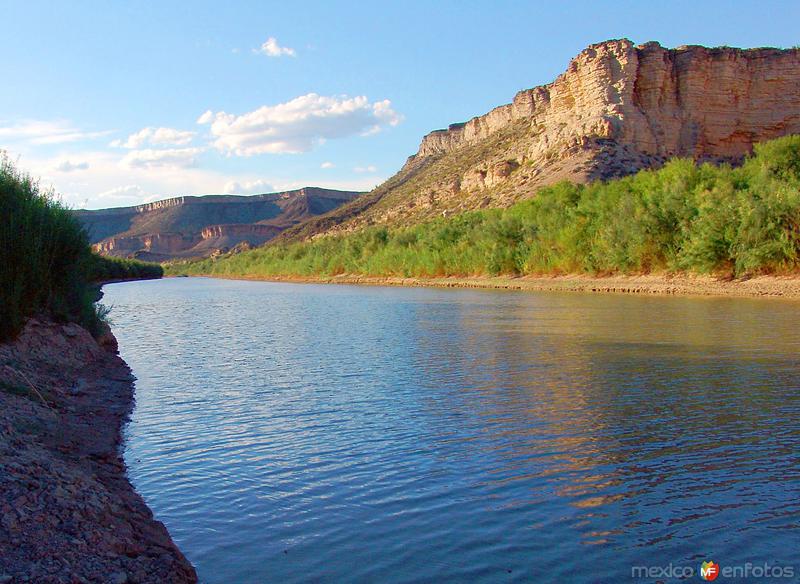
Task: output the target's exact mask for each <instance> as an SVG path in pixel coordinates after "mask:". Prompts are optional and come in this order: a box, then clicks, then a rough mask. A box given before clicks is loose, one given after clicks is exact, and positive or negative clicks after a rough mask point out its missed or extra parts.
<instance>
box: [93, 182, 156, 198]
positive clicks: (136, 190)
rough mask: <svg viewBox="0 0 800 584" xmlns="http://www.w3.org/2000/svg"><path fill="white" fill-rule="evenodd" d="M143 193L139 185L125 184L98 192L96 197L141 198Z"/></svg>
mask: <svg viewBox="0 0 800 584" xmlns="http://www.w3.org/2000/svg"><path fill="white" fill-rule="evenodd" d="M144 195H145V191H144V189H142V187H140V186H139V185H126V186H124V187H115V188H113V189H109V190H107V191H103V192H102V193H98V194H97V197H98V198H100V199H130V198H141V197H143V196H144Z"/></svg>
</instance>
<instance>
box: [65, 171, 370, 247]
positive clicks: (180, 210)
mask: <svg viewBox="0 0 800 584" xmlns="http://www.w3.org/2000/svg"><path fill="white" fill-rule="evenodd" d="M359 194H360V193H357V192H352V191H337V190H330V189H322V188H316V187H307V188H303V189H298V190H294V191H286V192H279V193H268V194H262V195H253V196H236V195H208V196H186V197H175V198H171V199H165V200H163V201H157V202H154V203H148V204H145V205H137V206H135V207H120V208H115V209H101V210H97V211H75V214H76V215H77V216H78V217H79V218H80V220H81V221H82V222H83V224H84V225H85V227H86V228H87V230H88V231H89V233H90V236H91V238H92V243H93V248H94V250H95V251H96V252H98V253H100V254H102V255H111V256H117V257H137V258H141V259H147V260H153V261H163V260H169V259H173V258H178V257H204V256H208V255H211V254H214V253H218V252H223V251H227V250H229V249H231V248H233V247H235V246H237V245H240V244H246V245H253V246H256V245H262V244H263V243H265V242H266V241H268V240H270V239H272V238H273V237H275V236H276V235H277V234H279V233H280V232H281V231H283V230H284V229H286V228H287V227H290V226H292V225H295V224H297V223H300V222H302V221H304V220H305V219H307V218H309V217H312V216H314V215H319V214H322V213H326V212H328V211H330V210H332V209H335V208H337V207H338V206H340V205H342V204H343V203H346V202H348V201H350V200H352V199H353V198H354V197H356V196H358V195H359Z"/></svg>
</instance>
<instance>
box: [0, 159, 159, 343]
mask: <svg viewBox="0 0 800 584" xmlns="http://www.w3.org/2000/svg"><path fill="white" fill-rule="evenodd" d="M162 274H163V270H162V269H161V267H160V266H158V265H153V264H145V263H143V262H136V261H131V260H111V259H107V258H102V257H100V256H97V255H94V254H92V253H91V249H90V246H89V238H88V235H87V234H86V231H85V230H84V229H83V227H82V225H81V223H80V222H79V221H78V219H76V218H75V217H74V216H73V215H72V213H70V211H69V210H68V209H67V208H65V207H64V206H63V205H62V204H61V203H59V202H58V201H56V200H55V199H54V197H53V194H52V192H50V191H47V190H44V189H42V188H41V187H40V186H39V184H38V183H37V182H36V181H35V180H33V179H32V178H31V177H30V176H28V175H26V174H23V173H21V172H19V171H17V170H16V169H15V168H14V166H13V165H12V164H11V162H10V161H9V160H8V158H7V157H6V156H5V154H3V153H0V341H2V340H6V339H9V338H11V337H13V336H14V335H15V334H16V333H17V332H19V330H20V329H21V328H22V325H23V324H24V322H25V318H26V317H28V316H30V315H32V314H36V313H48V314H49V315H51V316H53V317H54V318H57V319H61V320H69V321H73V322H77V323H79V324H81V325H83V326H85V327H86V328H87V329H89V330H90V331H92V332H94V333H96V332H98V331H99V327H100V322H101V317H102V309H100V313H98V308H97V306H96V304H95V301H96V300H97V298H98V286H97V283H98V282H100V281H105V280H122V279H130V278H158V277H161V275H162Z"/></svg>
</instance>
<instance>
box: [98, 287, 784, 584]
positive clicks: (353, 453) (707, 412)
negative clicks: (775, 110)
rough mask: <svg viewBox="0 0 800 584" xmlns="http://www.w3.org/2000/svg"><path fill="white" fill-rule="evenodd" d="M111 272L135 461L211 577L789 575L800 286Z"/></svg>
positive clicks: (159, 507)
mask: <svg viewBox="0 0 800 584" xmlns="http://www.w3.org/2000/svg"><path fill="white" fill-rule="evenodd" d="M105 293H106V297H105V299H104V302H105V303H106V304H109V305H111V306H112V307H113V308H112V312H111V319H112V323H113V328H114V332H115V334H116V335H117V337H118V339H119V342H120V350H121V354H122V357H123V358H124V359H125V360H126V361H127V362H128V364H129V365H130V366H131V368H132V369H133V371H134V373H135V375H136V376H137V378H138V381H137V384H136V408H135V411H134V414H133V416H132V420H131V422H130V424H129V425H128V427H127V429H126V435H125V439H126V443H125V459H126V462H127V464H128V467H129V474H130V478H131V481H132V482H133V484H134V486H135V487H136V489H137V490H138V491H139V492H140V493H141V494H142V495H143V496H144V498H145V500H146V501H147V503H148V504H149V505H150V507H151V508H152V509H153V511H154V513H155V515H156V517H157V518H158V519H160V520H161V521H163V522H164V523H165V524H166V526H167V528H168V529H169V531H170V533H171V534H172V536H173V538H174V540H175V541H176V543H177V544H178V546H179V547H180V548H181V549H182V550H183V552H184V553H185V554H186V555H187V557H188V558H189V560H190V561H191V562H192V563H193V564H194V565H195V566H196V567H197V570H198V573H199V575H200V578H201V581H203V582H208V583H225V584H230V583H240V582H241V583H250V582H253V583H255V582H283V583H285V582H306V581H318V582H481V581H483V582H512V581H561V582H600V581H605V582H623V581H636V580H637V579H639V578H641V577H642V574H643V573H644V572H642V570H643V569H644V568H647V569H653V570H656V572H651V573H650V574H651V575H652V574H653V573H655V574H660V575H661V576H663V575H664V574H666V572H664V571H660V572H659V570H667V569H671V568H669V566H672V567H673V568H675V567H691V568H692V569H694V570H699V568H700V564H701V563H702V562H703V561H706V560H714V561H715V562H717V563H719V564H720V565H721V566H722V567H726V566H728V567H732V566H744V565H745V564H746V563H747V562H751V563H753V564H754V565H760V566H764V565H765V564H766V565H767V566H768V567H772V568H774V567H778V568H779V569H780V570H784V575H786V572H785V571H786V570H788V569H790V568H791V569H793V570H794V574H795V577H798V576H800V560H799V559H798V550H799V549H800V391H799V390H800V352H799V351H798V349H799V348H800V303H798V302H790V301H781V300H759V299H732V298H668V297H633V296H623V295H599V294H598V295H593V294H581V293H519V292H503V291H475V290H438V289H414V288H382V287H366V286H364V287H359V286H334V285H311V284H285V283H267V282H243V281H227V280H214V279H204V278H191V279H187V278H176V279H167V280H161V281H146V282H134V283H121V284H113V285H108V286H106V287H105ZM795 564H797V565H795ZM632 576H633V578H632ZM657 579H659V578H651V579H649V580H648V579H647V578H644V579H643V581H654V580H657ZM661 579H664V580H669V578H661ZM698 580H699V578H698ZM784 581H787V580H784Z"/></svg>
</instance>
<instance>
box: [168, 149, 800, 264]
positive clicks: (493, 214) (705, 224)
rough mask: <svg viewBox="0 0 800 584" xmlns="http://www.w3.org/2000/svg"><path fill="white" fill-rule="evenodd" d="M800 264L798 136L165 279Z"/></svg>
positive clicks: (274, 250)
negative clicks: (735, 154) (739, 153)
mask: <svg viewBox="0 0 800 584" xmlns="http://www.w3.org/2000/svg"><path fill="white" fill-rule="evenodd" d="M798 268H800V136H789V137H785V138H780V139H777V140H774V141H771V142H767V143H764V144H761V145H757V146H756V148H755V154H754V155H753V156H752V157H750V158H748V159H747V160H746V161H745V162H744V164H743V165H742V166H741V167H738V168H731V167H730V166H713V165H709V164H705V165H700V166H698V165H696V164H694V163H693V162H692V161H691V160H683V159H677V160H673V161H671V162H669V163H668V164H667V165H665V166H664V167H663V168H661V169H659V170H648V171H642V172H639V173H637V174H635V175H632V176H629V177H626V178H622V179H618V180H614V181H610V182H607V183H599V182H598V183H594V184H590V185H575V184H571V183H566V182H565V183H560V184H557V185H555V186H552V187H548V188H544V189H542V190H540V191H539V193H538V194H537V195H536V197H534V198H533V199H531V200H527V201H524V202H522V203H519V204H517V205H515V206H513V207H510V208H508V209H493V210H483V211H476V212H470V213H465V214H462V215H458V216H454V217H450V218H441V219H437V220H434V221H431V222H428V223H424V224H420V225H416V226H413V227H409V228H386V227H371V228H367V229H363V230H360V231H357V232H354V233H352V234H348V235H343V236H331V237H321V238H318V239H315V240H312V241H305V242H300V243H289V244H287V243H283V244H273V245H267V246H265V247H263V248H260V249H256V250H253V251H250V252H245V253H241V254H238V255H231V256H228V257H223V258H221V259H217V260H212V259H209V260H204V261H201V262H196V263H189V264H178V265H173V266H170V267H169V268H168V270H169V272H170V273H187V274H210V275H229V276H237V275H248V276H276V275H292V276H313V275H336V274H343V273H347V274H363V275H372V276H420V277H435V276H471V275H498V274H509V275H511V274H562V273H591V274H612V273H626V274H630V273H648V272H654V271H656V272H658V271H684V272H700V273H716V274H723V275H726V276H745V275H748V274H759V273H790V272H796V271H797V270H798Z"/></svg>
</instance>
